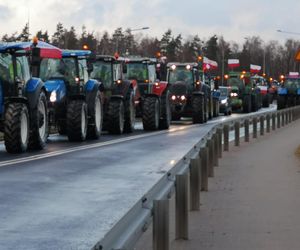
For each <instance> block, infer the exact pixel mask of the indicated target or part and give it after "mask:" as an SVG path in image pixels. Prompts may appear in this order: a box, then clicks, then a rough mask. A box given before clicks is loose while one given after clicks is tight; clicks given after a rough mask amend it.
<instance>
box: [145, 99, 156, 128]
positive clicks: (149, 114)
mask: <svg viewBox="0 0 300 250" xmlns="http://www.w3.org/2000/svg"><path fill="white" fill-rule="evenodd" d="M159 118H160V107H159V100H158V98H157V97H156V96H147V97H146V98H145V100H144V101H143V115H142V120H143V127H144V130H157V129H158V128H159Z"/></svg>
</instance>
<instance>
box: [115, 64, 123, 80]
mask: <svg viewBox="0 0 300 250" xmlns="http://www.w3.org/2000/svg"><path fill="white" fill-rule="evenodd" d="M113 72H114V81H117V80H119V79H121V77H122V75H121V74H122V72H121V65H120V64H119V63H118V64H113Z"/></svg>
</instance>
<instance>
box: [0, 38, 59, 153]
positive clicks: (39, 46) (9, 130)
mask: <svg viewBox="0 0 300 250" xmlns="http://www.w3.org/2000/svg"><path fill="white" fill-rule="evenodd" d="M60 56H61V54H60V50H59V49H58V48H56V47H54V46H51V45H49V44H47V43H44V42H39V43H37V40H36V41H34V42H33V43H31V42H16V43H1V44H0V131H1V132H3V133H4V143H5V147H6V150H7V152H9V153H20V152H24V151H26V150H27V149H28V148H30V149H42V148H44V146H45V143H46V140H47V135H48V117H47V99H46V88H45V85H44V83H43V81H42V80H41V79H40V78H35V77H32V75H34V74H32V73H34V71H35V69H36V68H37V66H38V64H39V62H40V60H41V58H51V57H53V58H58V57H60Z"/></svg>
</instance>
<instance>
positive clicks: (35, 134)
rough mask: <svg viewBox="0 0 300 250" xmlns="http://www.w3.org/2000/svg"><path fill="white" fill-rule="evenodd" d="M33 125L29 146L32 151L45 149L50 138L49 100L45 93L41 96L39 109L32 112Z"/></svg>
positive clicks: (38, 104)
mask: <svg viewBox="0 0 300 250" xmlns="http://www.w3.org/2000/svg"><path fill="white" fill-rule="evenodd" d="M31 124H32V125H31V131H30V134H29V144H28V146H29V148H30V149H43V148H44V147H45V145H46V141H47V138H48V113H47V99H46V95H45V93H44V92H43V91H42V92H41V93H40V95H39V99H38V103H37V107H36V108H35V109H34V110H33V112H32V117H31Z"/></svg>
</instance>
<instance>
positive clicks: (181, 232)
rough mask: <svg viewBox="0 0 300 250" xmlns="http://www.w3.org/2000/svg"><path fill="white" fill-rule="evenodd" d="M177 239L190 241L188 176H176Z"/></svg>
mask: <svg viewBox="0 0 300 250" xmlns="http://www.w3.org/2000/svg"><path fill="white" fill-rule="evenodd" d="M175 202H176V239H184V240H187V239H188V175H187V174H179V175H176V201H175Z"/></svg>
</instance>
